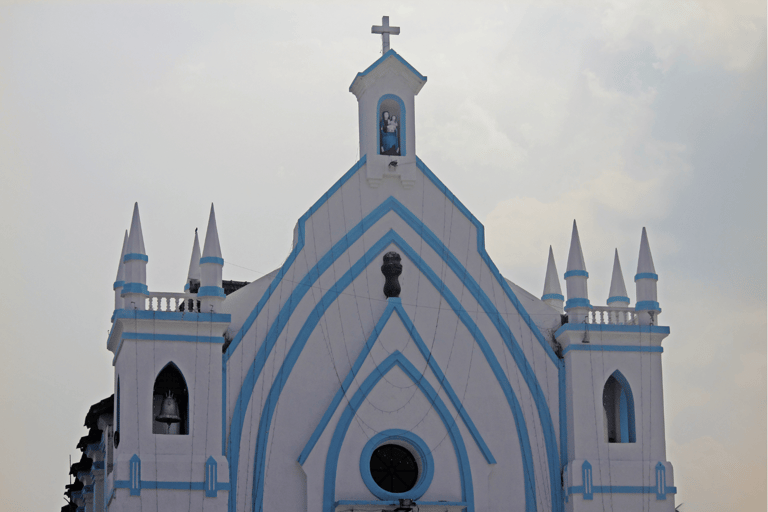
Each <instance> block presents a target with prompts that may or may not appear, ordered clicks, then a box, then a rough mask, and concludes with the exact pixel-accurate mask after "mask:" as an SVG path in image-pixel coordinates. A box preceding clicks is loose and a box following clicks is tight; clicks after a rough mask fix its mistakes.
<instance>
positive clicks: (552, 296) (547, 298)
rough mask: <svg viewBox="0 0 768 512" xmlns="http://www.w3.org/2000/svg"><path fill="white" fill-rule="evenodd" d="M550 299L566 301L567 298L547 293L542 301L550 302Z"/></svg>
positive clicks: (542, 297)
mask: <svg viewBox="0 0 768 512" xmlns="http://www.w3.org/2000/svg"><path fill="white" fill-rule="evenodd" d="M550 299H555V300H565V297H563V296H562V295H560V294H559V293H545V294H544V295H542V296H541V300H550Z"/></svg>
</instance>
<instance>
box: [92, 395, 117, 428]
mask: <svg viewBox="0 0 768 512" xmlns="http://www.w3.org/2000/svg"><path fill="white" fill-rule="evenodd" d="M114 407H115V395H110V396H108V397H107V398H105V399H104V400H102V401H101V402H97V403H95V404H93V405H92V406H91V408H90V409H88V414H86V415H85V426H86V427H88V428H96V424H97V422H98V421H99V416H101V415H102V414H104V413H111V412H112V411H113V410H114Z"/></svg>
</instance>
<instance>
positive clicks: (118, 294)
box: [112, 229, 128, 309]
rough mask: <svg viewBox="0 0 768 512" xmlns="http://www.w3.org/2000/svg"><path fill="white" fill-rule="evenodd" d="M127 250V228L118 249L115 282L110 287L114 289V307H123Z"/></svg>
mask: <svg viewBox="0 0 768 512" xmlns="http://www.w3.org/2000/svg"><path fill="white" fill-rule="evenodd" d="M127 250H128V230H127V229H126V230H125V235H124V236H123V248H122V249H121V250H120V262H119V263H118V264H117V275H116V276H115V284H113V285H112V289H113V290H114V291H115V309H123V297H122V293H123V286H124V285H125V263H124V262H123V258H125V254H126V251H127Z"/></svg>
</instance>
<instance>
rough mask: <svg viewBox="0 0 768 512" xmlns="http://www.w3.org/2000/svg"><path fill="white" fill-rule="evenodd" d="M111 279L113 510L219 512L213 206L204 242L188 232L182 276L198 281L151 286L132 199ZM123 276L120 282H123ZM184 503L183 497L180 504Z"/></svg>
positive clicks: (220, 324)
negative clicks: (189, 256) (189, 257)
mask: <svg viewBox="0 0 768 512" xmlns="http://www.w3.org/2000/svg"><path fill="white" fill-rule="evenodd" d="M122 252H123V256H122V258H121V261H120V264H119V267H118V274H117V275H118V282H117V283H115V290H116V292H117V291H118V289H121V293H120V294H119V296H118V294H117V293H116V299H115V312H114V314H113V317H112V321H113V326H112V330H111V331H110V334H109V338H108V340H107V348H108V349H109V350H110V351H112V352H113V353H114V359H113V362H112V364H113V366H114V367H115V400H114V403H115V410H114V413H113V414H114V418H115V420H114V421H113V425H112V426H111V427H110V428H111V429H112V430H113V433H112V435H111V436H108V437H107V438H108V439H113V440H114V441H113V444H114V447H113V450H111V452H112V453H111V455H110V459H109V460H108V461H107V463H108V464H107V467H108V468H109V469H108V474H107V477H106V479H105V482H104V491H105V492H104V495H105V505H106V508H108V509H109V510H112V511H123V510H125V511H128V510H130V511H142V512H148V511H153V512H154V511H161V510H181V509H184V510H199V511H210V512H214V511H216V512H224V511H225V510H226V509H227V500H228V495H229V466H228V462H227V459H226V457H225V456H224V454H223V453H224V448H223V446H224V444H223V439H224V437H223V432H224V429H223V425H222V415H223V411H222V387H223V384H222V369H221V368H222V350H221V347H222V345H223V343H224V333H225V331H226V330H227V328H228V327H229V323H230V315H228V314H224V313H222V312H221V307H222V304H223V302H224V300H225V298H226V297H225V294H224V292H223V289H222V287H221V285H222V281H221V267H222V266H223V264H224V260H223V258H222V257H221V249H220V247H219V237H218V232H217V229H216V218H215V214H214V212H213V207H211V214H210V219H209V222H208V229H207V232H206V240H205V251H204V253H203V257H202V258H201V257H200V250H199V246H198V244H197V237H196V238H195V247H194V248H193V259H194V258H196V259H197V260H199V261H196V262H193V263H195V265H190V282H193V281H194V280H195V279H194V278H196V277H198V276H199V275H200V274H201V276H200V277H198V278H199V279H200V281H199V283H200V284H202V286H199V290H198V289H197V288H198V286H196V287H195V288H196V289H194V290H192V289H190V288H189V287H188V288H187V290H185V292H184V293H163V292H150V291H149V289H148V288H147V285H146V270H145V267H146V265H147V264H148V261H149V257H148V256H147V254H146V252H145V250H144V240H143V235H142V231H141V220H140V219H139V210H138V205H137V206H136V207H135V208H134V214H133V220H132V223H131V230H130V234H129V235H128V238H127V241H126V242H125V243H124V249H123V251H122ZM121 281H123V282H122V283H121ZM182 504H183V505H182Z"/></svg>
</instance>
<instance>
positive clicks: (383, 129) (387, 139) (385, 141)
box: [379, 110, 400, 156]
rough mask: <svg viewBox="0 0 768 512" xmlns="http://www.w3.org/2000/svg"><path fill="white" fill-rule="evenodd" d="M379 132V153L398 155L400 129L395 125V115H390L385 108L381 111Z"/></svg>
mask: <svg viewBox="0 0 768 512" xmlns="http://www.w3.org/2000/svg"><path fill="white" fill-rule="evenodd" d="M379 132H380V133H379V138H380V140H381V148H380V149H381V154H382V155H393V156H400V129H399V127H398V125H397V116H394V115H393V116H390V115H389V112H387V111H386V110H385V111H384V112H382V113H381V121H379Z"/></svg>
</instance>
